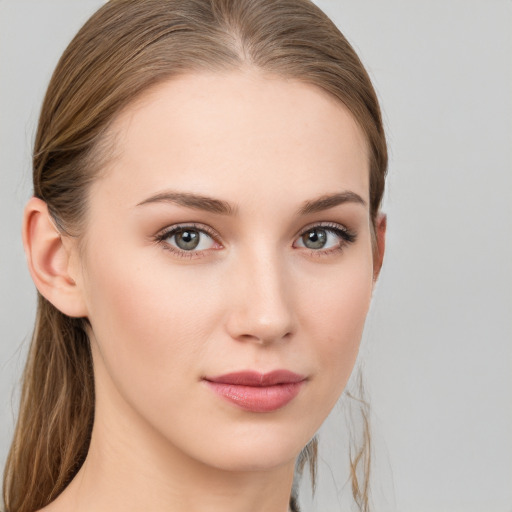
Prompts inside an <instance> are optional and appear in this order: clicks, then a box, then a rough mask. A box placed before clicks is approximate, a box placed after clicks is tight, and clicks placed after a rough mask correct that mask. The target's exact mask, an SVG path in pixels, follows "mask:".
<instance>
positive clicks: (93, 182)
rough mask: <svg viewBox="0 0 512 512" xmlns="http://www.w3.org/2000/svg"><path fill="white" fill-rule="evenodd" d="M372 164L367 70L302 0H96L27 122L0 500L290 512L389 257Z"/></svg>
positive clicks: (82, 507)
mask: <svg viewBox="0 0 512 512" xmlns="http://www.w3.org/2000/svg"><path fill="white" fill-rule="evenodd" d="M386 164H387V156H386V144H385V137H384V133H383V129H382V122H381V117H380V111H379V106H378V102H377V99H376V96H375V93H374V91H373V88H372V85H371V83H370V80H369V78H368V76H367V74H366V72H365V70H364V68H363V67H362V64H361V63H360V61H359V59H358V58H357V56H356V55H355V53H354V51H353V49H352V48H351V47H350V45H349V44H348V43H347V41H346V40H345V39H344V37H343V36H342V35H341V34H340V32H339V31H338V30H337V29H336V27H335V26H334V25H333V24H332V22H330V20H329V19H328V18H327V17H326V16H325V15H324V14H323V13H322V12H321V11H320V10H319V9H318V8H317V7H315V6H314V5H313V4H312V3H310V2H309V1H307V0H279V1H276V0H247V1H246V0H236V1H234V0H190V1H187V2H183V1H177V0H148V1H146V2H138V1H136V0H115V1H111V2H109V3H107V4H106V5H105V6H104V7H103V8H101V9H100V10H99V11H98V12H97V13H96V14H95V15H94V16H93V17H92V18H91V19H90V20H89V21H88V22H87V23H86V25H85V26H84V27H83V28H82V29H81V30H80V32H79V33H78V34H77V36H76V37H75V39H74V40H73V41H72V42H71V44H70V45H69V47H68V49H67V50H66V51H65V53H64V55H63V56H62V58H61V61H60V62H59V64H58V66H57V69H56V71H55V73H54V76H53V78H52V80H51V83H50V85H49V88H48V92H47V95H46V98H45V101H44V105H43V109H42V113H41V117H40V123H39V129H38V134H37V137H36V143H35V148H34V197H33V198H32V199H31V200H30V201H29V203H28V204H27V207H26V210H25V216H24V228H23V239H24V245H25V250H26V254H27V260H28V265H29V269H30V272H31V275H32V278H33V280H34V282H35V284H36V286H37V289H38V291H39V304H38V316H37V321H36V327H35V332H34V337H33V342H32V346H31V350H30V354H29V360H28V362H27V367H26V370H25V378H24V388H23V394H22V401H21V408H20V415H19V420H18V424H17V428H16V432H15V438H14V441H13V444H12V448H11V452H10V455H9V460H8V463H7V468H6V473H5V488H4V500H5V505H6V509H7V510H8V511H9V512H22V511H23V512H24V511H27V512H28V511H30V512H33V511H35V510H40V509H44V510H45V511H48V512H59V511H68V510H74V511H77V512H78V511H88V510H95V511H100V510H141V509H143V510H152V511H160V510H161V511H173V512H174V511H181V510H187V511H193V510H223V511H229V510H237V511H243V510H256V511H259V510H265V511H276V512H281V511H282V512H284V511H286V510H288V508H291V509H292V510H298V504H297V503H296V498H295V496H294V495H292V494H293V493H292V492H291V490H292V484H293V478H294V471H295V468H296V464H298V469H299V470H300V469H301V467H302V466H303V465H304V463H305V461H306V460H309V462H310V463H311V464H312V468H314V452H315V450H314V446H315V445H314V441H311V440H312V439H313V438H314V435H315V432H316V431H317V430H318V428H319V427H320V425H321V423H322V422H323V420H324V419H325V418H326V416H327V415H328V413H329V411H330V410H331V409H332V407H333V406H334V404H335V402H336V401H337V399H338V398H339V396H340V394H341V392H342V391H343V389H344V387H345V384H346V382H347V380H348V378H349V376H350V373H351V370H352V368H353V366H354V362H355V359H356V356H357V351H358V347H359V342H360V339H361V334H362V329H363V325H364V320H365V317H366V313H367V311H368V306H369V302H370V299H371V293H372V289H373V286H374V283H375V280H376V278H377V276H378V273H379V270H380V267H381V264H382V257H383V252H384V236H385V229H386V222H385V217H384V216H383V215H382V214H380V211H379V207H380V203H381V199H382V194H383V189H384V179H385V173H386ZM301 454H302V456H300V457H299V455H301ZM360 454H364V448H363V449H362V451H361V452H360ZM361 461H363V462H361ZM359 462H361V463H362V464H363V465H364V464H365V462H364V460H363V459H362V458H361V457H356V460H354V461H353V491H354V497H355V499H356V502H357V503H358V504H359V506H360V508H361V510H366V509H367V508H368V491H367V485H366V480H364V479H363V481H361V480H360V479H359V480H358V478H357V476H356V475H357V465H358V463H359ZM366 469H367V468H366Z"/></svg>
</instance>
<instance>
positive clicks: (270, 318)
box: [228, 245, 294, 344]
mask: <svg viewBox="0 0 512 512" xmlns="http://www.w3.org/2000/svg"><path fill="white" fill-rule="evenodd" d="M233 279H234V281H235V282H234V283H233V290H235V294H234V295H235V296H234V297H233V302H232V303H233V307H232V311H231V312H230V315H229V321H228V330H229V332H230V334H231V336H232V337H233V338H236V339H240V340H252V341H255V342H258V343H261V344H263V343H271V342H274V341H278V340H280V339H282V338H284V337H285V336H287V335H288V334H291V333H292V331H293V329H294V325H293V324H294V312H293V308H292V296H291V283H290V279H289V276H288V272H287V269H286V264H285V261H284V259H283V256H282V255H279V253H278V250H277V249H276V248H272V247H269V246H268V245H267V246H266V247H265V248H260V250H254V249H253V250H248V251H245V252H244V253H243V254H241V255H240V258H238V261H237V265H236V268H235V271H234V275H233Z"/></svg>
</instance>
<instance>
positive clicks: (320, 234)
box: [295, 224, 356, 252]
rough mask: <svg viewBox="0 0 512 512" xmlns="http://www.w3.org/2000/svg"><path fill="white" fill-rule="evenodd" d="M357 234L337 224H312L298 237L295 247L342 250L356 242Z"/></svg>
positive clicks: (326, 250)
mask: <svg viewBox="0 0 512 512" xmlns="http://www.w3.org/2000/svg"><path fill="white" fill-rule="evenodd" d="M355 239H356V235H355V234H354V233H352V232H350V231H349V230H348V229H346V228H345V227H342V226H339V225H337V224H329V225H319V226H312V227H310V228H308V229H307V230H306V231H304V232H303V233H302V235H301V236H300V237H299V238H298V239H297V242H296V243H295V247H304V248H306V249H311V250H312V251H316V252H331V251H336V250H341V249H343V247H345V246H346V245H348V244H350V243H352V242H354V241H355Z"/></svg>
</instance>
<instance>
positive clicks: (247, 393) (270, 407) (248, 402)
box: [205, 381, 303, 412]
mask: <svg viewBox="0 0 512 512" xmlns="http://www.w3.org/2000/svg"><path fill="white" fill-rule="evenodd" d="M205 382H206V384H208V386H209V387H210V389H212V390H213V391H214V392H215V393H217V394H218V395H220V396H221V397H222V398H225V399H226V400H228V401H229V402H231V403H233V404H235V405H237V406H238V407H240V408H241V409H244V410H246V411H251V412H272V411H277V410H278V409H281V407H284V406H285V405H286V404H288V403H290V402H291V401H292V400H293V399H294V398H295V397H296V396H297V395H298V394H299V391H300V388H301V386H302V384H303V382H290V383H285V384H276V385H274V386H261V387H259V386H241V385H239V384H221V383H219V382H210V381H205Z"/></svg>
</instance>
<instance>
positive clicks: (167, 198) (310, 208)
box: [137, 191, 366, 215]
mask: <svg viewBox="0 0 512 512" xmlns="http://www.w3.org/2000/svg"><path fill="white" fill-rule="evenodd" d="M152 203H173V204H177V205H179V206H185V207H187V208H192V209H194V210H203V211H206V212H211V213H217V214H220V215H236V214H237V212H238V208H237V207H236V206H234V205H232V204H231V203H229V202H228V201H224V200H222V199H215V198H213V197H208V196H202V195H198V194H193V193H191V192H172V191H168V192H161V193H159V194H156V195H154V196H151V197H148V198H147V199H144V201H142V202H140V203H138V204H137V206H142V205H146V204H152ZM344 203H356V204H361V205H363V206H366V201H365V200H364V199H363V198H362V197H361V196H360V195H359V194H356V193H355V192H350V191H346V192H339V193H335V194H327V195H323V196H321V197H319V198H317V199H313V200H310V201H305V202H304V203H303V205H302V206H301V207H300V208H299V210H298V214H299V215H308V214H311V213H317V212H321V211H324V210H328V209H329V208H334V207H335V206H338V205H340V204H344Z"/></svg>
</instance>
